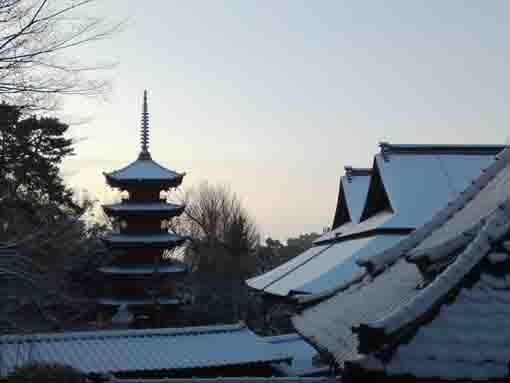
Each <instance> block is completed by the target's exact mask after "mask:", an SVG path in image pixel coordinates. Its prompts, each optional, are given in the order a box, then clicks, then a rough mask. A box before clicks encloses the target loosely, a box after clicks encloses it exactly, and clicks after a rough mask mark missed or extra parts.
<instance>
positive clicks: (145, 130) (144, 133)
mask: <svg viewBox="0 0 510 383" xmlns="http://www.w3.org/2000/svg"><path fill="white" fill-rule="evenodd" d="M140 143H141V145H142V148H141V151H140V155H139V156H138V158H139V159H140V160H150V159H151V154H150V153H149V108H148V106H147V91H146V90H144V91H143V111H142V126H141V131H140Z"/></svg>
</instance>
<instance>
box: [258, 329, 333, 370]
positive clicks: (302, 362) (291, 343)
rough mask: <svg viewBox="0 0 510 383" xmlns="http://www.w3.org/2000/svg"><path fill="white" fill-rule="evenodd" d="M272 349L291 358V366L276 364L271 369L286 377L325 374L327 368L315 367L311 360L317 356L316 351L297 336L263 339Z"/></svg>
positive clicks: (278, 336) (289, 335)
mask: <svg viewBox="0 0 510 383" xmlns="http://www.w3.org/2000/svg"><path fill="white" fill-rule="evenodd" d="M264 340H266V341H267V342H268V343H270V344H271V345H272V346H273V347H275V348H277V349H279V350H280V351H281V352H283V353H287V354H289V355H291V356H292V362H291V364H290V365H289V364H287V363H278V364H276V363H275V364H273V367H274V368H275V369H276V370H277V371H279V372H280V373H282V374H284V375H286V376H311V375H317V374H325V373H327V372H328V367H327V366H324V365H317V364H316V363H315V362H314V361H313V358H314V357H316V356H317V351H316V350H315V349H314V348H313V347H312V346H310V345H309V344H308V343H307V342H306V341H305V340H304V339H303V337H302V336H301V335H299V334H295V333H294V334H286V335H277V336H268V337H264Z"/></svg>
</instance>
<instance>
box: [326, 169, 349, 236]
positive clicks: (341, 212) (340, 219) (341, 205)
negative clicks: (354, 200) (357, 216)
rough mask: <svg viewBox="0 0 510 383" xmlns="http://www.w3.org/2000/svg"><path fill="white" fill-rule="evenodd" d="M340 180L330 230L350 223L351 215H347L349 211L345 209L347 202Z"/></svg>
mask: <svg viewBox="0 0 510 383" xmlns="http://www.w3.org/2000/svg"><path fill="white" fill-rule="evenodd" d="M342 178H343V177H342ZM342 178H341V179H340V189H339V191H338V200H337V203H336V210H335V217H334V218H333V226H332V227H331V229H332V230H335V229H336V228H337V227H338V226H341V225H343V224H344V223H347V222H350V221H351V215H350V214H349V209H348V208H347V200H346V198H345V191H344V187H343V185H342Z"/></svg>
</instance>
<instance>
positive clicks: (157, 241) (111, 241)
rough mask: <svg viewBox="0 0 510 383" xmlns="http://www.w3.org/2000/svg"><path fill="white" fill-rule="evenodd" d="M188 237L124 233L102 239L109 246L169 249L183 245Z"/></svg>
mask: <svg viewBox="0 0 510 383" xmlns="http://www.w3.org/2000/svg"><path fill="white" fill-rule="evenodd" d="M187 239H188V238H187V237H183V236H180V235H172V234H168V235H157V236H155V235H147V236H140V235H123V234H113V235H110V236H108V237H103V238H101V240H102V241H103V242H104V243H105V244H106V246H108V247H109V248H122V249H132V248H143V247H147V248H153V249H169V248H173V247H175V246H179V245H182V244H183V243H184V242H185V241H186V240H187Z"/></svg>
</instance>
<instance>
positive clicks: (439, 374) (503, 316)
mask: <svg viewBox="0 0 510 383" xmlns="http://www.w3.org/2000/svg"><path fill="white" fill-rule="evenodd" d="M508 303H510V283H509V280H508V278H506V277H505V276H499V277H498V276H494V275H491V274H485V273H482V274H481V275H480V278H479V280H478V282H476V283H475V284H474V285H473V286H470V287H464V288H462V289H461V290H460V292H459V293H458V296H457V298H456V299H455V301H454V302H453V303H451V304H445V305H443V306H442V307H441V309H440V312H439V314H438V315H437V316H436V317H435V318H434V320H433V321H431V322H430V323H428V324H425V325H423V326H422V327H420V328H419V329H418V330H417V332H416V335H415V336H414V337H413V338H412V340H411V341H410V342H408V343H406V344H402V345H401V346H399V347H398V348H397V349H396V351H395V354H394V355H393V357H392V358H391V359H390V360H389V361H388V362H387V363H386V364H383V363H381V362H380V361H378V360H373V362H375V363H368V360H366V359H365V360H364V358H362V359H361V360H360V361H358V363H360V364H361V366H363V367H364V368H365V369H366V370H369V371H381V372H384V373H386V374H387V375H413V376H415V377H417V378H426V379H431V378H436V379H443V380H445V379H446V380H461V379H465V380H483V381H487V380H489V379H498V378H499V379H500V378H502V377H507V376H508V363H509V361H510V356H509V348H510V331H509V330H510V326H509V325H508V317H509V315H510V308H509V305H508ZM369 358H372V359H373V357H369Z"/></svg>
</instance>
